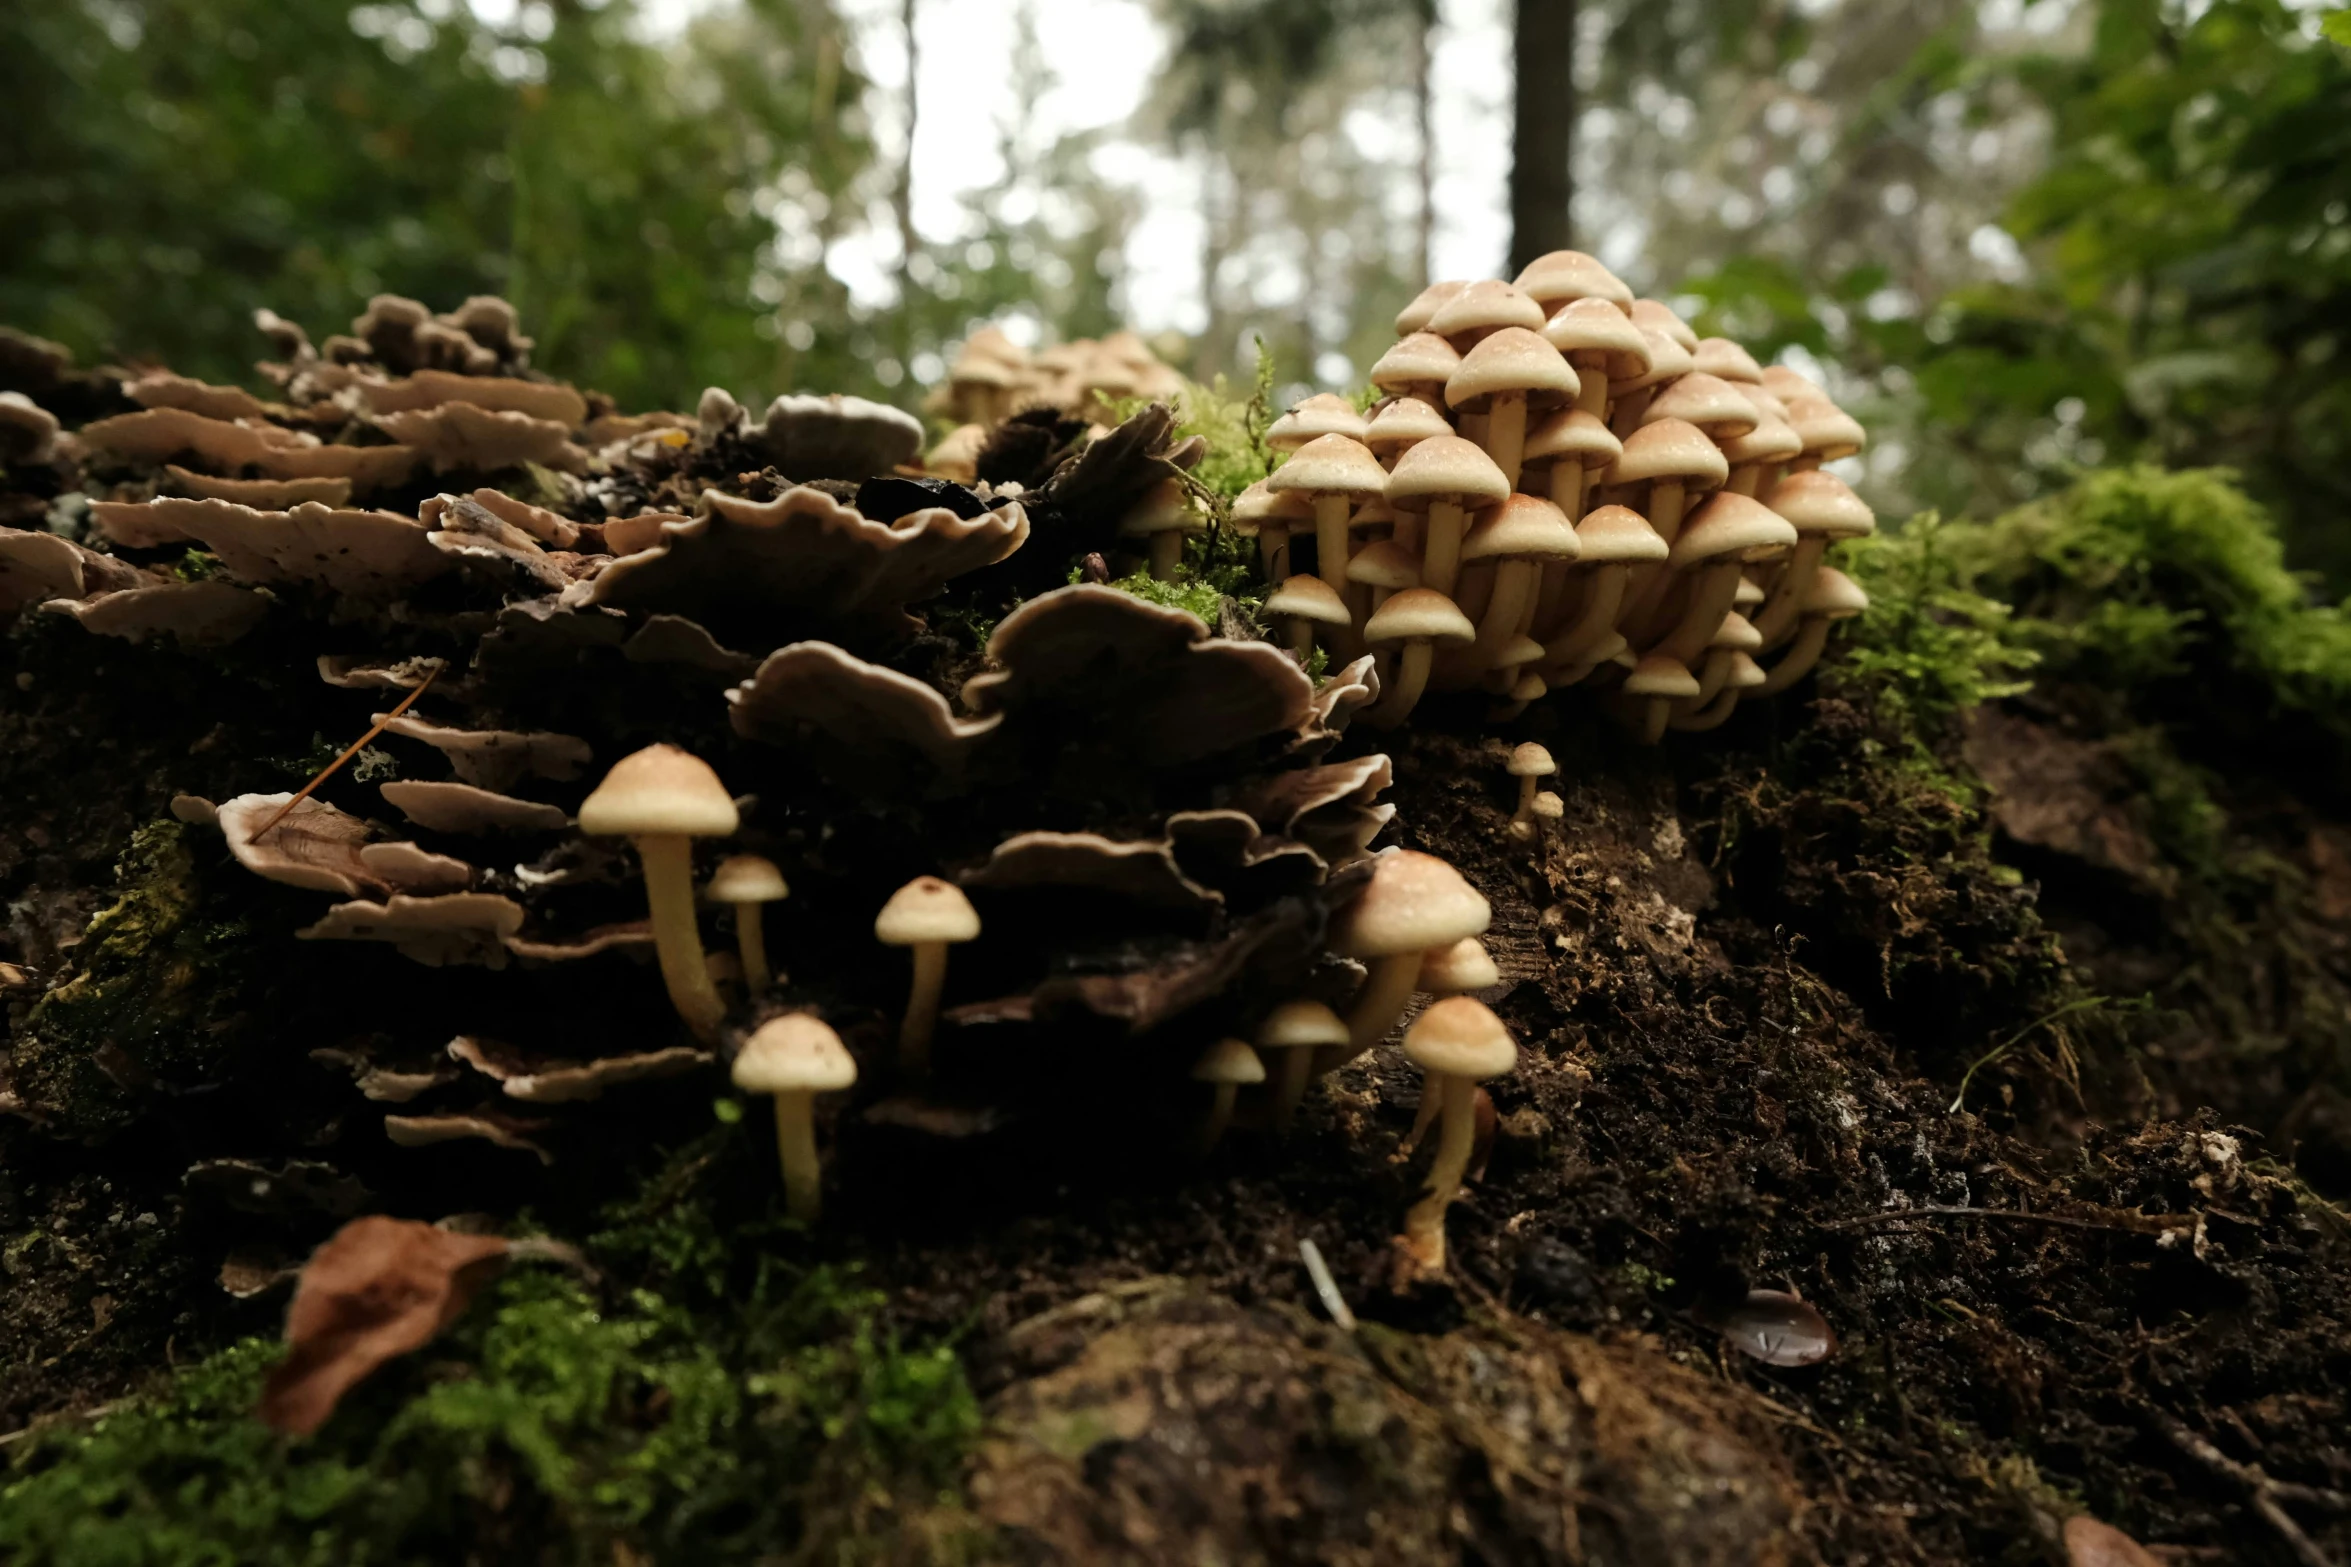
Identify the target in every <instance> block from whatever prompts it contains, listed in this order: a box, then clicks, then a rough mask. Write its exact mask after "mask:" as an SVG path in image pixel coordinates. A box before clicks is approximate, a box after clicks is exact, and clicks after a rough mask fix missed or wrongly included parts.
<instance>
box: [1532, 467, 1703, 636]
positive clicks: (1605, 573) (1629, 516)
mask: <svg viewBox="0 0 2351 1567" xmlns="http://www.w3.org/2000/svg"><path fill="white" fill-rule="evenodd" d="M1575 531H1576V542H1577V544H1578V545H1579V546H1580V548H1581V550H1582V554H1581V555H1580V556H1578V559H1579V560H1581V561H1582V562H1583V563H1584V564H1585V565H1587V566H1589V567H1591V568H1592V569H1591V570H1590V571H1588V572H1586V573H1585V574H1584V600H1583V603H1582V605H1581V606H1579V607H1578V608H1577V610H1576V616H1575V619H1574V620H1573V621H1572V622H1570V623H1569V625H1568V627H1567V629H1566V630H1565V631H1562V632H1559V633H1557V634H1556V635H1553V636H1551V637H1549V638H1548V639H1547V640H1546V641H1545V643H1544V645H1543V655H1544V656H1543V664H1544V667H1545V669H1546V670H1550V671H1559V670H1564V669H1567V668H1569V667H1570V666H1572V665H1574V664H1576V663H1578V662H1580V661H1582V660H1584V659H1586V658H1588V657H1589V656H1590V655H1591V652H1592V650H1593V649H1594V648H1596V647H1598V646H1599V645H1600V644H1601V643H1602V642H1605V641H1606V640H1607V639H1608V638H1609V637H1610V636H1611V635H1613V634H1614V633H1615V630H1616V617H1617V611H1619V610H1620V609H1622V608H1623V607H1624V597H1625V588H1626V585H1627V584H1628V583H1629V582H1630V581H1631V577H1632V572H1633V570H1634V568H1635V567H1636V566H1644V565H1646V566H1661V565H1663V564H1664V563H1665V561H1666V558H1667V557H1668V556H1669V555H1670V554H1671V553H1672V550H1671V548H1670V547H1669V546H1668V545H1667V544H1666V542H1665V540H1663V539H1661V538H1659V537H1658V536H1657V530H1656V529H1655V528H1652V527H1650V526H1649V522H1648V519H1647V518H1645V517H1643V516H1642V515H1641V514H1640V513H1639V512H1637V511H1634V510H1633V509H1632V508H1631V507H1629V506H1601V507H1598V508H1596V509H1594V510H1593V512H1592V514H1591V515H1590V516H1588V517H1586V518H1584V520H1583V521H1581V522H1579V523H1577V524H1576V530H1575Z"/></svg>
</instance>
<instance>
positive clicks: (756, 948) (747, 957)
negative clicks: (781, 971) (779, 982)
mask: <svg viewBox="0 0 2351 1567" xmlns="http://www.w3.org/2000/svg"><path fill="white" fill-rule="evenodd" d="M735 946H736V947H737V949H739V950H740V951H741V952H742V954H743V989H744V991H745V992H746V993H748V994H750V995H754V996H756V995H758V994H759V993H760V992H761V991H763V990H765V989H766V988H767V986H768V982H769V981H770V980H771V979H772V978H773V977H774V976H773V975H771V974H770V973H769V972H768V967H767V927H766V922H765V920H764V919H763V918H762V916H761V913H760V907H759V905H758V904H756V903H738V904H736V905H735Z"/></svg>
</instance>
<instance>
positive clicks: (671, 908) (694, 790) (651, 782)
mask: <svg viewBox="0 0 2351 1567" xmlns="http://www.w3.org/2000/svg"><path fill="white" fill-rule="evenodd" d="M738 825H739V818H738V817H737V815H736V812H735V802H734V800H733V799H732V798H731V797H729V795H728V794H727V791H726V786H725V785H724V784H722V783H720V782H719V781H718V774H717V773H715V772H713V771H711V769H710V764H709V763H707V762H705V761H703V760H702V759H701V758H700V757H698V756H695V755H694V754H693V753H692V752H690V751H684V750H680V749H679V748H678V747H676V746H674V745H649V746H647V747H646V748H645V749H644V750H642V751H638V752H636V753H635V754H633V755H630V756H624V757H622V758H621V759H620V760H619V761H618V762H616V763H614V764H613V768H612V771H611V772H609V773H606V774H605V775H604V781H603V782H602V783H600V784H598V785H597V786H596V791H595V793H593V794H591V795H589V796H588V798H587V799H586V800H584V801H582V802H581V804H580V831H582V832H584V833H587V834H588V835H589V836H590V837H597V838H605V837H626V838H628V839H630V840H631V841H633V842H634V843H635V844H636V846H637V859H638V861H639V863H640V864H641V865H642V866H643V869H644V873H645V900H646V903H647V905H648V907H649V909H650V910H651V913H652V918H653V944H654V950H655V952H656V953H657V954H658V955H659V956H660V959H661V977H662V979H663V981H664V982H665V983H666V984H667V985H668V986H669V999H670V1004H671V1005H673V1006H675V1007H676V1008H677V1010H678V1016H680V1017H682V1018H684V1019H685V1020H686V1026H687V1027H688V1028H691V1029H692V1030H693V1031H694V1033H695V1034H696V1036H698V1037H699V1038H702V1039H705V1040H707V1039H711V1038H714V1037H716V1035H717V1033H718V1021H719V1019H720V1018H721V1017H723V1016H724V1015H725V1014H726V1003H725V1002H723V1001H721V1000H720V999H719V995H718V988H717V986H715V985H713V984H712V983H711V979H710V965H709V963H708V962H707V960H705V959H704V957H703V955H702V932H701V929H700V927H699V926H698V925H697V924H696V923H695V917H694V846H693V844H694V839H696V838H704V837H711V838H723V837H726V836H728V835H729V834H731V833H733V832H734V830H735V828H736V827H737V826H738Z"/></svg>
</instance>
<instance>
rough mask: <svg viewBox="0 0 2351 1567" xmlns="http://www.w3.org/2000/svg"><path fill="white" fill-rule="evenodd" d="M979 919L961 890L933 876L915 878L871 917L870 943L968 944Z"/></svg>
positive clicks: (902, 944) (917, 944) (975, 932)
mask: <svg viewBox="0 0 2351 1567" xmlns="http://www.w3.org/2000/svg"><path fill="white" fill-rule="evenodd" d="M979 933H980V916H979V913H978V911H977V910H975V909H974V908H972V906H971V900H970V899H969V898H967V897H965V896H964V895H963V889H962V888H961V887H958V886H956V885H955V884H954V883H953V882H951V881H943V880H941V879H940V878H939V877H936V876H917V877H915V878H914V880H912V881H910V882H908V883H907V884H906V885H905V886H903V887H901V888H899V889H898V890H897V891H896V892H893V893H891V894H890V901H889V902H887V903H885V904H883V905H882V912H881V913H879V914H877V915H875V916H874V921H873V935H874V940H876V941H878V942H880V943H882V945H884V946H886V947H919V946H927V945H929V944H931V943H933V942H941V941H945V942H958V941H971V940H974V939H976V938H977V937H978V935H979Z"/></svg>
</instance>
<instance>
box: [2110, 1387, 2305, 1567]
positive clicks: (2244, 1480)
mask: <svg viewBox="0 0 2351 1567" xmlns="http://www.w3.org/2000/svg"><path fill="white" fill-rule="evenodd" d="M2147 1416H2148V1418H2149V1419H2150V1420H2152V1421H2153V1422H2154V1423H2155V1426H2156V1429H2158V1430H2160V1431H2161V1432H2162V1433H2163V1434H2164V1435H2165V1436H2167V1437H2169V1438H2171V1440H2172V1445H2173V1446H2175V1447H2177V1448H2179V1450H2180V1451H2181V1452H2183V1453H2186V1454H2187V1455H2188V1456H2189V1457H2190V1458H2193V1459H2195V1460H2196V1461H2197V1462H2198V1463H2200V1464H2202V1465H2204V1467H2205V1468H2207V1469H2210V1470H2213V1471H2214V1472H2215V1473H2218V1474H2222V1475H2226V1476H2227V1477H2228V1478H2229V1479H2231V1480H2234V1481H2236V1482H2237V1483H2238V1484H2239V1485H2241V1486H2243V1487H2245V1489H2247V1490H2249V1491H2251V1492H2252V1493H2253V1510H2254V1511H2255V1512H2257V1513H2259V1514H2261V1516H2262V1517H2263V1518H2265V1519H2267V1520H2268V1521H2269V1526H2270V1527H2271V1528H2273V1529H2275V1530H2277V1532H2278V1534H2279V1536H2280V1537H2282V1538H2283V1539H2284V1540H2285V1542H2286V1544H2287V1546H2288V1547H2289V1548H2291V1549H2292V1551H2293V1553H2294V1555H2295V1557H2296V1558H2297V1559H2299V1560H2300V1561H2301V1562H2303V1563H2304V1564H2305V1567H2336V1564H2335V1560H2334V1558H2333V1557H2331V1556H2329V1555H2327V1553H2326V1552H2324V1551H2322V1550H2320V1549H2319V1548H2318V1545H2317V1543H2316V1542H2315V1541H2313V1540H2312V1539H2311V1538H2310V1536H2309V1535H2307V1534H2304V1533H2303V1532H2302V1526H2301V1525H2300V1524H2298V1523H2296V1522H2294V1520H2293V1519H2292V1518H2291V1517H2290V1516H2288V1515H2287V1512H2286V1510H2285V1508H2284V1507H2283V1506H2281V1505H2279V1501H2278V1499H2279V1498H2280V1497H2284V1496H2291V1497H2294V1498H2295V1499H2296V1500H2299V1501H2305V1502H2310V1503H2313V1504H2315V1505H2317V1506H2321V1507H2328V1508H2332V1509H2334V1510H2336V1511H2343V1510H2346V1509H2351V1497H2345V1496H2344V1495H2343V1494H2342V1493H2341V1492H2339V1491H2328V1490H2322V1489H2320V1488H2318V1487H2316V1486H2307V1485H2293V1484H2290V1483H2288V1482H2286V1481H2282V1480H2272V1479H2271V1478H2270V1477H2269V1475H2268V1473H2267V1472H2266V1471H2264V1470H2263V1469H2262V1467H2261V1466H2260V1465H2259V1464H2240V1463H2238V1462H2237V1461H2236V1460H2235V1459H2233V1458H2231V1457H2229V1455H2228V1454H2226V1453H2224V1452H2222V1451H2221V1450H2220V1449H2219V1448H2217V1447H2214V1446H2213V1445H2212V1444H2211V1443H2210V1442H2207V1441H2206V1440H2204V1438H2202V1437H2200V1436H2198V1435H2197V1434H2196V1433H2195V1432H2193V1431H2191V1430H2189V1429H2188V1428H2187V1427H2186V1426H2184V1425H2182V1424H2180V1422H2178V1421H2177V1420H2174V1419H2173V1418H2172V1417H2171V1416H2169V1415H2167V1414H2165V1413H2164V1412H2163V1411H2162V1410H2160V1409H2154V1408H2148V1409H2147Z"/></svg>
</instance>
